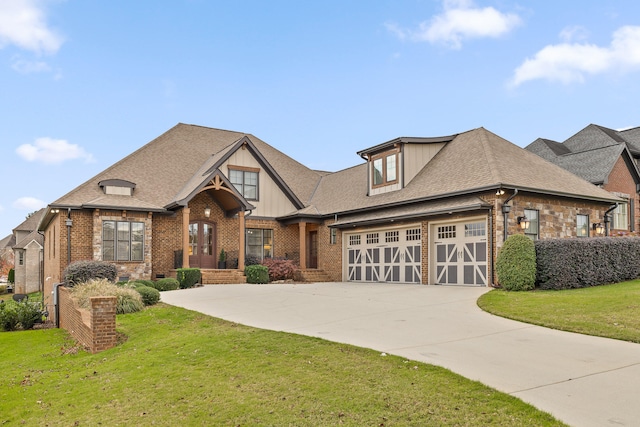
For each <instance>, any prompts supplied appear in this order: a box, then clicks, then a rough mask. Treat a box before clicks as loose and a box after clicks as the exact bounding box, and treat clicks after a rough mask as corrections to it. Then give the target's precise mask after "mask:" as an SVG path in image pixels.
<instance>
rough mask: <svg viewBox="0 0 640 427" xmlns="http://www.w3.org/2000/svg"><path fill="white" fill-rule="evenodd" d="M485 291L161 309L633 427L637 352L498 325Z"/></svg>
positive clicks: (360, 292) (331, 294)
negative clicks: (414, 365)
mask: <svg viewBox="0 0 640 427" xmlns="http://www.w3.org/2000/svg"><path fill="white" fill-rule="evenodd" d="M488 290H489V289H488V288H474V287H455V286H420V285H397V284H393V285H392V284H355V283H312V284H270V285H208V286H204V287H199V288H193V289H188V290H178V291H169V292H163V293H162V301H163V302H165V303H167V304H171V305H175V306H179V307H184V308H187V309H190V310H195V311H199V312H201V313H204V314H208V315H211V316H214V317H218V318H221V319H226V320H230V321H233V322H237V323H241V324H244V325H249V326H254V327H258V328H263V329H270V330H274V331H283V332H291V333H296V334H301V335H308V336H313V337H320V338H324V339H327V340H330V341H336V342H341V343H347V344H354V345H357V346H361V347H367V348H372V349H375V350H379V351H381V352H386V353H389V354H395V355H398V356H402V357H406V358H408V359H412V360H416V361H420V362H425V363H430V364H433V365H438V366H442V367H445V368H447V369H450V370H452V371H453V372H456V373H458V374H460V375H462V376H464V377H466V378H469V379H472V380H477V381H480V382H482V383H484V384H486V385H489V386H491V387H493V388H495V389H497V390H500V391H502V392H505V393H509V394H511V395H513V396H516V397H519V398H520V399H522V400H524V401H525V402H528V403H531V404H532V405H534V406H536V407H537V408H539V409H542V410H543V411H546V412H549V413H551V414H553V415H554V416H555V417H556V418H558V419H560V420H562V421H564V422H566V423H567V424H569V425H572V426H576V427H578V426H580V427H582V426H585V427H590V426H594V427H602V426H638V425H640V404H639V403H640V402H639V400H638V399H639V396H640V345H638V344H632V343H627V342H623V341H617V340H611V339H606V338H598V337H591V336H586V335H580V334H574V333H569V332H561V331H556V330H553V329H547V328H543V327H539V326H533V325H529V324H526V323H521V322H516V321H512V320H508V319H503V318H501V317H497V316H494V315H491V314H488V313H486V312H484V311H482V310H481V309H480V308H478V306H477V305H476V300H477V299H478V297H480V295H482V294H483V293H485V292H487V291H488Z"/></svg>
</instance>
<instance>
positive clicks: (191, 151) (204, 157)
mask: <svg viewBox="0 0 640 427" xmlns="http://www.w3.org/2000/svg"><path fill="white" fill-rule="evenodd" d="M243 137H248V138H250V140H251V142H252V143H253V144H254V145H255V146H256V148H257V149H258V150H259V151H260V153H261V154H262V155H263V156H264V158H265V159H266V161H268V162H269V164H271V165H272V166H274V167H275V168H277V170H278V173H279V174H280V176H281V177H282V179H283V180H284V182H286V183H287V185H288V186H289V188H290V190H291V191H292V192H293V193H294V194H295V195H296V197H298V198H299V199H300V200H301V201H303V202H306V201H308V200H309V199H310V197H311V194H312V192H313V190H314V189H315V187H316V184H317V182H318V180H319V179H320V176H321V174H320V173H318V172H315V171H313V170H311V169H309V168H307V167H306V166H304V165H302V164H300V163H298V162H296V161H295V160H293V159H291V158H290V157H288V156H286V155H284V154H283V153H281V152H280V151H278V150H276V149H275V148H273V147H271V146H270V145H268V144H267V143H265V142H264V141H262V140H260V139H259V138H256V137H255V136H253V135H250V134H245V133H240V132H232V131H226V130H220V129H213V128H207V127H202V126H196V125H187V124H182V123H180V124H178V125H176V126H174V127H173V128H171V129H170V130H168V131H167V132H165V133H164V134H162V135H161V136H159V137H158V138H156V139H154V140H153V141H151V142H149V143H148V144H146V145H144V146H143V147H141V148H140V149H138V150H136V151H135V152H133V153H132V154H130V155H128V156H127V157H125V158H123V159H122V160H120V161H119V162H117V163H115V164H114V165H112V166H111V167H109V168H107V169H105V170H104V171H102V172H100V173H99V174H97V175H96V176H94V177H93V178H91V179H89V180H88V181H86V182H85V183H83V184H81V185H80V186H78V187H77V188H75V189H74V190H72V191H71V192H69V193H67V194H66V195H64V196H62V197H61V198H59V199H58V200H56V201H55V202H53V203H52V206H56V207H82V206H84V205H86V204H87V203H88V202H93V203H94V204H96V203H98V204H104V203H110V202H114V203H120V200H121V199H116V198H110V197H107V198H105V194H104V192H103V191H102V190H101V188H100V187H99V185H98V183H99V182H100V181H103V180H107V179H121V180H126V181H130V182H132V183H135V184H136V188H135V191H134V194H133V197H129V199H130V201H129V203H128V204H130V205H133V206H131V207H132V208H134V207H137V208H140V209H151V210H153V209H157V208H162V207H165V206H168V205H170V204H171V203H172V202H174V201H175V200H176V199H177V196H180V195H182V194H183V193H184V190H185V185H187V184H188V183H189V182H190V181H192V179H194V176H195V175H196V174H197V172H198V170H200V169H201V168H202V167H203V165H204V164H205V163H207V162H208V161H211V158H212V156H213V155H215V154H216V153H222V152H225V149H228V148H229V147H230V146H232V145H233V144H234V143H235V142H237V141H239V140H240V139H241V138H243ZM119 206H120V205H118V204H116V205H114V207H119Z"/></svg>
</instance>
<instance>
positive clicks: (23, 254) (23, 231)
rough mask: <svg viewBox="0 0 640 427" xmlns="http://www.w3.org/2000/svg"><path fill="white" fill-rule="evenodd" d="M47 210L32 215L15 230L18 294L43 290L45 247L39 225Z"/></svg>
mask: <svg viewBox="0 0 640 427" xmlns="http://www.w3.org/2000/svg"><path fill="white" fill-rule="evenodd" d="M46 211H47V209H40V210H39V211H37V212H34V213H32V214H31V215H30V216H29V217H28V218H27V219H26V220H25V221H24V222H23V223H22V224H20V225H19V226H17V227H16V228H14V229H13V236H14V237H15V242H16V243H15V244H14V245H13V254H14V270H15V289H14V292H15V293H18V294H28V293H32V292H38V291H41V290H43V287H42V286H43V278H42V277H43V276H42V272H43V265H42V259H43V255H42V252H43V247H42V243H43V241H44V239H43V237H42V235H41V234H40V233H38V224H39V223H40V220H41V219H42V216H43V215H44V213H45V212H46Z"/></svg>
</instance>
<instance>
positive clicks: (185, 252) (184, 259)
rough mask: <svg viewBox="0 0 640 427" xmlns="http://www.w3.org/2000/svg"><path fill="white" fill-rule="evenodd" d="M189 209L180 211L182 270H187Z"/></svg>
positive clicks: (185, 208)
mask: <svg viewBox="0 0 640 427" xmlns="http://www.w3.org/2000/svg"><path fill="white" fill-rule="evenodd" d="M190 213H191V209H189V208H188V207H186V206H185V207H184V208H183V209H182V268H189V214H190Z"/></svg>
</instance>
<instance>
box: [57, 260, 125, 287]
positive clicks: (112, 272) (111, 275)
mask: <svg viewBox="0 0 640 427" xmlns="http://www.w3.org/2000/svg"><path fill="white" fill-rule="evenodd" d="M117 276H118V270H117V268H116V266H115V265H114V264H111V263H108V262H104V261H75V262H72V263H71V264H69V265H68V266H67V268H65V269H64V272H63V273H62V279H63V281H64V284H65V286H67V287H69V288H72V287H73V286H75V285H76V284H78V283H85V282H88V281H90V280H95V279H107V280H108V281H110V282H113V283H115V281H116V277H117Z"/></svg>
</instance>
